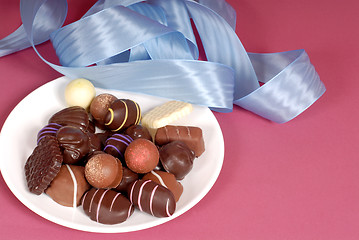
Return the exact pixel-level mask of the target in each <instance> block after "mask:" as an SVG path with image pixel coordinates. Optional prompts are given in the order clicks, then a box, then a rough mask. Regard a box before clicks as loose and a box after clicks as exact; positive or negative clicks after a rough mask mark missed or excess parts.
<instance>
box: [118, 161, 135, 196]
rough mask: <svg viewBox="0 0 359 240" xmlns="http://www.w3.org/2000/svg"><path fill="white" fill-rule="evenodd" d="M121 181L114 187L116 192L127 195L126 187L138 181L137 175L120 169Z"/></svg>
mask: <svg viewBox="0 0 359 240" xmlns="http://www.w3.org/2000/svg"><path fill="white" fill-rule="evenodd" d="M122 173H123V174H122V180H121V183H120V185H118V186H117V187H116V190H117V191H119V192H122V193H127V189H128V187H129V186H130V185H131V184H132V183H133V182H134V181H136V180H138V179H139V176H138V174H137V173H135V172H133V171H131V170H130V169H128V168H127V167H122Z"/></svg>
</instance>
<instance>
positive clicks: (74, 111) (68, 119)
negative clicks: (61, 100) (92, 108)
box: [49, 106, 91, 131]
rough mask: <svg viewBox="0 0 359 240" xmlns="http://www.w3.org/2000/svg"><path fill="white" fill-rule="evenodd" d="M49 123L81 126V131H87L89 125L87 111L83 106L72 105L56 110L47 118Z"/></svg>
mask: <svg viewBox="0 0 359 240" xmlns="http://www.w3.org/2000/svg"><path fill="white" fill-rule="evenodd" d="M49 123H57V124H60V125H63V126H74V127H78V128H81V130H83V131H87V130H88V128H89V125H90V119H89V116H88V113H87V111H86V110H85V109H84V108H83V107H79V106H73V107H68V108H64V109H62V110H60V111H58V112H56V113H55V114H54V115H52V116H51V118H50V119H49ZM90 129H91V127H90Z"/></svg>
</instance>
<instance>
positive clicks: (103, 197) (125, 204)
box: [82, 188, 134, 224]
mask: <svg viewBox="0 0 359 240" xmlns="http://www.w3.org/2000/svg"><path fill="white" fill-rule="evenodd" d="M82 207H83V209H84V212H85V213H86V215H87V216H89V217H90V219H91V220H93V221H96V222H98V223H102V224H117V223H122V222H124V221H126V220H127V219H128V218H129V217H130V216H131V215H132V213H133V211H134V207H133V205H132V203H131V202H130V201H129V200H128V199H127V198H126V197H124V196H123V195H122V194H121V193H118V192H116V191H114V190H110V189H95V188H92V189H90V190H89V191H88V192H87V193H85V195H84V197H83V200H82Z"/></svg>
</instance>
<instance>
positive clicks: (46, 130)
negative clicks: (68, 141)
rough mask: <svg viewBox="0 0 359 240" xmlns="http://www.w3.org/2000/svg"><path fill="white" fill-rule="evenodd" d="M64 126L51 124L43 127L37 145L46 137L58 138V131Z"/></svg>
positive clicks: (38, 135)
mask: <svg viewBox="0 0 359 240" xmlns="http://www.w3.org/2000/svg"><path fill="white" fill-rule="evenodd" d="M61 127H62V125H60V124H57V123H49V124H47V125H46V126H45V127H43V128H42V129H41V130H40V131H39V132H38V134H37V144H39V142H40V140H41V139H42V138H44V137H45V136H47V135H49V136H54V137H56V133H57V130H59V129H60V128H61Z"/></svg>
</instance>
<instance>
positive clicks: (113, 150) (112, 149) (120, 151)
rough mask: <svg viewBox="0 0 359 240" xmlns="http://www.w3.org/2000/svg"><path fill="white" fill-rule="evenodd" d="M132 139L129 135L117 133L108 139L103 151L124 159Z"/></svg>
mask: <svg viewBox="0 0 359 240" xmlns="http://www.w3.org/2000/svg"><path fill="white" fill-rule="evenodd" d="M132 141H133V140H132V138H131V137H130V136H128V135H125V134H120V133H115V134H113V135H112V136H111V137H109V138H108V139H107V140H106V142H105V148H104V149H103V151H104V152H106V153H108V154H111V155H112V156H114V157H117V158H120V159H124V154H125V150H126V148H127V146H128V145H129V144H130V143H131V142H132Z"/></svg>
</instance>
